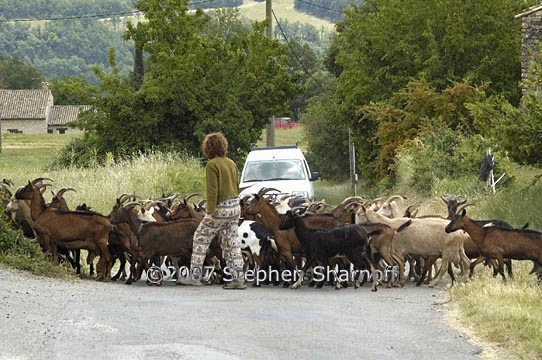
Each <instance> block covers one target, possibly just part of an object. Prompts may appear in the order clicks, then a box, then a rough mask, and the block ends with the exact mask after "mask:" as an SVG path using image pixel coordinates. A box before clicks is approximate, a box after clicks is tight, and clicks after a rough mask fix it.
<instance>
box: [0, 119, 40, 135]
mask: <svg viewBox="0 0 542 360" xmlns="http://www.w3.org/2000/svg"><path fill="white" fill-rule="evenodd" d="M10 129H16V130H18V131H19V132H21V131H22V133H23V134H46V133H47V123H46V122H45V119H41V120H7V119H3V120H2V132H3V133H7V132H9V130H10Z"/></svg>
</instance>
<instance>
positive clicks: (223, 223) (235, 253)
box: [190, 199, 244, 276]
mask: <svg viewBox="0 0 542 360" xmlns="http://www.w3.org/2000/svg"><path fill="white" fill-rule="evenodd" d="M240 213H241V208H240V206H239V200H238V199H230V200H226V201H223V202H221V203H218V204H217V206H216V210H215V212H214V213H213V217H212V218H211V219H208V220H205V219H204V220H202V222H201V223H200V224H199V226H198V228H197V229H196V232H195V233H194V240H193V250H192V259H191V262H190V264H191V266H190V268H191V270H192V272H194V269H198V270H196V271H201V270H202V267H203V261H204V260H205V255H206V253H207V249H208V248H209V244H210V243H211V240H212V239H213V238H214V237H215V236H216V235H217V234H218V233H219V232H221V234H222V244H221V247H222V256H223V257H224V260H225V261H226V266H227V267H228V270H229V272H230V273H232V274H236V275H238V276H242V275H243V266H244V260H243V255H242V254H241V247H240V242H239V235H238V232H237V228H238V223H239V215H240ZM200 274H201V272H200Z"/></svg>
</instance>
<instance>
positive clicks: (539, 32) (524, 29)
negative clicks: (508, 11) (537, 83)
mask: <svg viewBox="0 0 542 360" xmlns="http://www.w3.org/2000/svg"><path fill="white" fill-rule="evenodd" d="M521 34H522V40H521V78H522V79H525V78H527V72H528V70H529V62H530V61H531V54H530V51H534V50H536V42H537V41H542V11H538V12H535V13H533V14H530V15H527V16H524V17H523V18H522V24H521Z"/></svg>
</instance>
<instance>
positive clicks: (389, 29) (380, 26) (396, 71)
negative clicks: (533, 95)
mask: <svg viewBox="0 0 542 360" xmlns="http://www.w3.org/2000/svg"><path fill="white" fill-rule="evenodd" d="M530 3H531V2H530V1H528V2H525V1H523V0H450V1H440V0H365V1H364V2H363V3H362V4H361V5H359V6H353V7H352V8H351V9H347V10H345V13H346V15H345V18H344V20H343V21H342V22H341V23H340V24H339V25H338V27H337V29H338V31H339V33H338V35H337V36H336V37H335V39H334V44H333V46H332V51H331V52H330V55H331V56H332V58H330V59H328V61H327V63H326V64H327V66H328V68H330V69H333V70H334V72H335V73H336V74H340V75H339V79H338V87H337V91H336V93H335V94H336V99H335V101H334V102H335V103H338V104H341V106H340V108H339V110H340V114H339V116H338V118H339V119H340V120H342V121H343V122H345V123H347V124H350V125H352V126H353V127H354V131H355V133H356V134H357V135H356V143H357V144H358V149H359V150H361V153H360V156H359V158H360V159H363V160H362V161H363V164H361V165H362V166H364V167H365V169H366V170H368V171H371V172H372V170H373V169H374V163H375V160H376V156H377V154H378V153H379V149H378V145H374V144H371V141H370V140H371V139H372V138H373V137H374V136H375V135H376V133H377V129H378V126H379V125H378V124H377V123H375V122H373V121H371V120H370V119H369V118H367V117H365V118H363V112H362V109H361V106H362V105H365V104H368V103H369V102H370V101H381V100H385V99H388V98H390V97H391V96H392V94H393V93H394V92H396V91H398V90H399V89H401V88H402V87H404V86H405V85H406V84H407V83H408V82H409V81H411V80H413V79H425V80H427V82H428V84H429V86H431V87H432V88H435V90H436V91H440V90H442V89H445V88H447V87H448V86H449V85H450V82H461V81H463V80H467V81H469V82H470V83H472V84H473V85H475V86H476V85H480V84H482V83H488V84H489V88H488V89H487V92H488V94H489V95H492V94H497V93H499V94H503V95H504V96H505V97H506V98H507V99H508V100H509V101H510V102H511V103H513V104H518V103H519V98H520V92H519V89H518V87H517V83H518V81H519V80H520V75H521V74H520V71H521V70H520V63H519V59H520V50H521V24H520V23H519V22H517V21H515V20H514V15H515V14H516V13H518V12H520V11H521V10H522V9H524V8H525V7H527V6H528V5H529V4H530ZM360 119H364V120H363V121H361V122H359V120H360ZM360 161H361V160H360ZM367 164H370V165H369V166H367Z"/></svg>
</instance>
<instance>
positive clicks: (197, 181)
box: [2, 152, 204, 214]
mask: <svg viewBox="0 0 542 360" xmlns="http://www.w3.org/2000/svg"><path fill="white" fill-rule="evenodd" d="M2 176H3V177H10V178H11V179H12V180H13V182H14V183H15V184H16V185H23V184H25V183H26V182H27V181H28V180H31V179H33V178H36V177H48V178H50V179H52V180H53V181H54V182H53V189H52V190H53V191H56V190H58V189H59V188H61V187H72V188H74V189H75V190H76V192H67V193H66V194H65V198H66V200H67V201H68V205H69V206H70V207H71V208H75V206H76V205H78V204H82V203H86V204H87V205H88V206H91V207H92V208H93V209H94V210H95V211H98V212H101V213H105V214H107V213H109V211H110V210H111V208H112V206H113V205H114V204H115V199H116V198H117V197H118V196H119V195H121V194H123V193H130V194H137V195H139V196H141V197H143V198H155V197H158V196H161V195H162V194H172V193H178V194H181V195H182V196H186V195H187V194H189V193H194V192H200V193H201V192H203V191H204V174H203V167H202V165H201V163H200V162H199V160H197V159H194V158H191V157H188V156H186V155H183V154H180V153H161V152H153V153H148V154H139V155H134V156H132V157H131V158H128V159H124V160H119V161H115V160H114V159H109V161H108V165H106V166H95V167H92V168H66V169H62V170H52V171H45V170H42V169H28V170H27V171H25V172H21V171H20V169H17V168H12V169H10V171H6V169H4V170H3V171H2ZM48 197H50V195H49V194H48V196H46V200H47V198H48Z"/></svg>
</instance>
